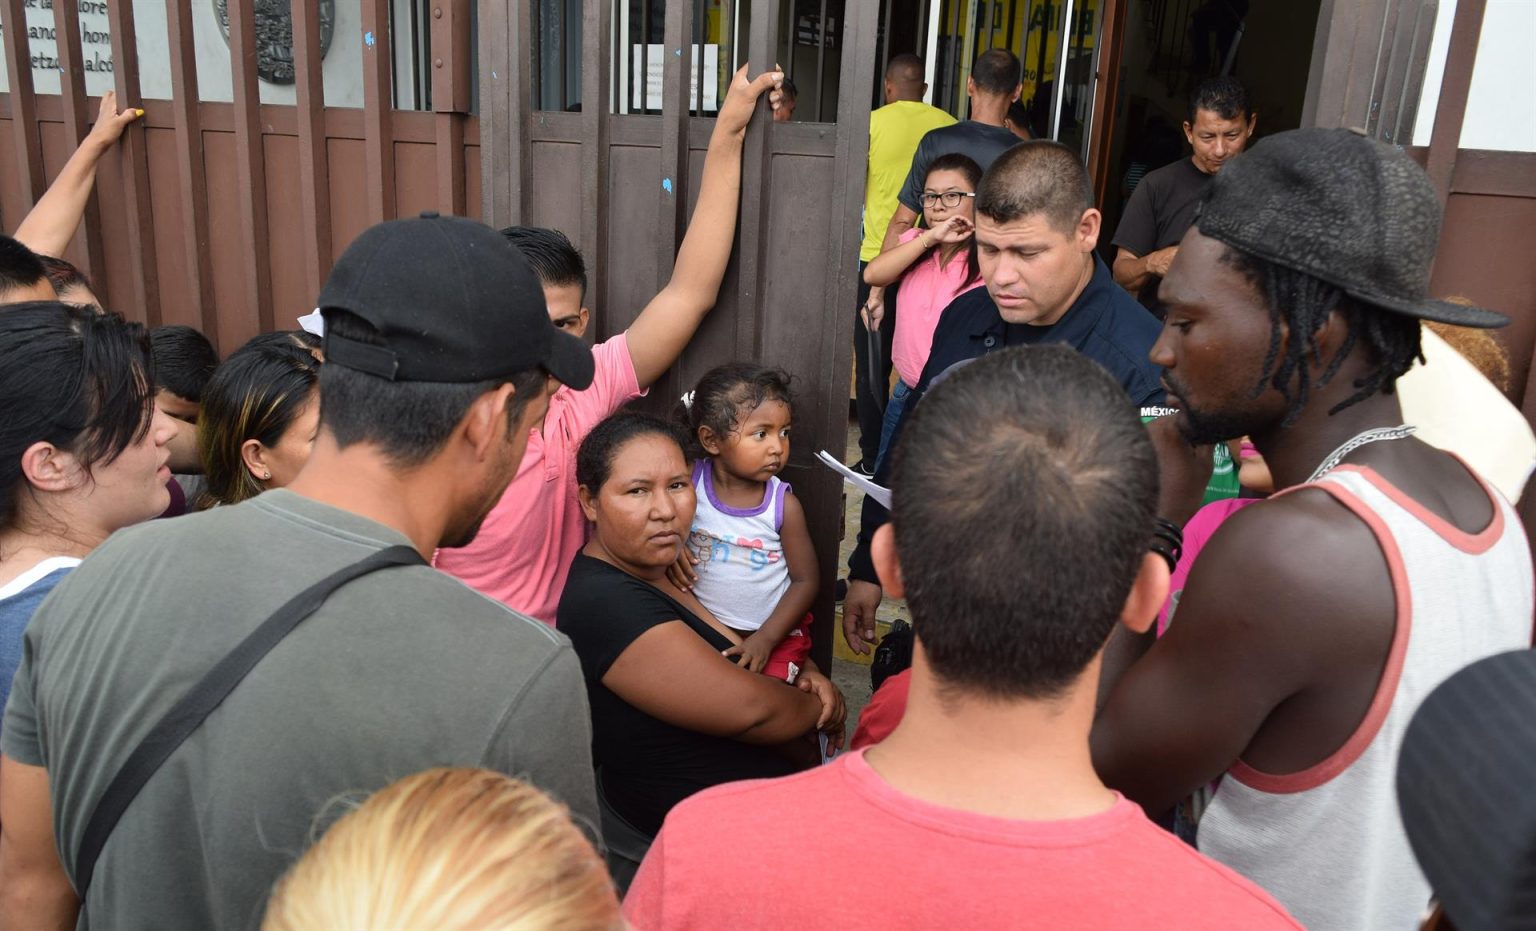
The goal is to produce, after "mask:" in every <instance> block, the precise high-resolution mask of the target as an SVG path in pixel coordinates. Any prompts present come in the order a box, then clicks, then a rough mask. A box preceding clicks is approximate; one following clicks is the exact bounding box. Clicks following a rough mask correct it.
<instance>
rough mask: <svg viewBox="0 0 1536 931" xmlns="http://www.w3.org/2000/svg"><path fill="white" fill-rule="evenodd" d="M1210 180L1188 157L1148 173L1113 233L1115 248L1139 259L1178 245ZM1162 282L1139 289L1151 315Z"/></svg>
mask: <svg viewBox="0 0 1536 931" xmlns="http://www.w3.org/2000/svg"><path fill="white" fill-rule="evenodd" d="M1212 177H1213V176H1212V175H1208V174H1206V173H1205V172H1203V171H1201V170H1200V169H1198V168H1196V167H1195V163H1194V161H1193V160H1192V159H1189V158H1181V159H1179V160H1178V161H1176V162H1174V163H1173V164H1172V165H1164V166H1163V167H1162V168H1159V169H1157V170H1156V171H1151V172H1148V173H1147V175H1146V176H1145V177H1144V178H1142V179H1141V183H1140V184H1137V185H1136V190H1134V191H1132V192H1131V199H1130V201H1128V202H1127V203H1126V205H1125V213H1124V215H1122V216H1121V217H1120V226H1119V227H1118V228H1116V230H1115V239H1114V244H1115V246H1117V247H1119V248H1121V249H1125V250H1126V251H1128V252H1130V253H1132V254H1133V255H1135V256H1137V257H1141V256H1144V255H1148V254H1150V253H1153V252H1156V251H1157V250H1159V249H1166V248H1168V247H1169V246H1176V245H1178V243H1179V240H1181V239H1183V238H1184V234H1185V233H1187V232H1189V228H1190V226H1191V225H1193V224H1194V222H1195V205H1196V204H1198V203H1199V202H1200V195H1201V193H1203V192H1204V191H1205V186H1206V185H1207V184H1210V183H1211V178H1212ZM1161 282H1162V279H1161V278H1154V279H1152V281H1151V282H1150V283H1148V284H1147V285H1146V287H1144V288H1142V289H1141V303H1142V306H1144V307H1147V308H1149V309H1154V312H1155V308H1156V306H1157V286H1158V285H1159V284H1160V283H1161ZM1159 316H1161V314H1159Z"/></svg>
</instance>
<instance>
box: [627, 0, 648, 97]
mask: <svg viewBox="0 0 1536 931" xmlns="http://www.w3.org/2000/svg"><path fill="white" fill-rule="evenodd" d="M631 57H633V56H631ZM629 88H630V90H629V92H630V94H631V95H633V94H634V92H635V90H634V88H635V82H634V81H630V82H629ZM650 109H651V0H641V3H640V112H641V113H645V112H647V111H649V110H650Z"/></svg>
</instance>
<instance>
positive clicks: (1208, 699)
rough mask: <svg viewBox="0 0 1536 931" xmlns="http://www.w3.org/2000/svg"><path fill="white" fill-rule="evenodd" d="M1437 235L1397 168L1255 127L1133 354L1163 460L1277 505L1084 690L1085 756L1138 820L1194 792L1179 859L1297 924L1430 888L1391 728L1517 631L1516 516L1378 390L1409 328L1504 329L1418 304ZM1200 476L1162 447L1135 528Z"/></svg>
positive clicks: (1387, 381)
mask: <svg viewBox="0 0 1536 931" xmlns="http://www.w3.org/2000/svg"><path fill="white" fill-rule="evenodd" d="M1439 226H1440V206H1439V203H1438V201H1437V199H1436V197H1435V194H1434V191H1433V189H1432V187H1431V186H1430V184H1429V180H1428V178H1427V177H1426V176H1425V175H1424V172H1423V171H1422V170H1421V169H1420V168H1419V167H1418V166H1417V165H1415V164H1414V163H1413V162H1412V161H1411V160H1410V159H1409V158H1408V157H1407V156H1406V155H1405V154H1403V152H1402V151H1401V150H1398V149H1395V148H1393V147H1391V146H1387V145H1384V144H1381V143H1379V142H1375V141H1373V140H1370V139H1366V138H1364V137H1362V136H1360V135H1358V134H1356V133H1353V132H1350V131H1348V130H1322V129H1308V130H1296V131H1293V132H1287V133H1281V134H1278V135H1276V136H1273V137H1271V138H1269V139H1266V140H1265V141H1263V142H1261V143H1259V144H1258V145H1257V146H1255V147H1254V148H1253V149H1252V150H1251V151H1249V152H1248V153H1247V154H1245V155H1244V156H1243V157H1242V158H1240V159H1237V160H1235V161H1233V162H1232V163H1231V164H1230V165H1228V166H1226V167H1225V168H1223V169H1222V171H1221V173H1220V174H1218V175H1217V176H1216V177H1215V178H1214V179H1213V180H1212V181H1211V183H1210V189H1209V193H1208V195H1207V197H1206V199H1205V201H1204V202H1203V203H1202V205H1201V207H1200V209H1199V212H1198V214H1197V217H1196V220H1195V226H1194V228H1193V229H1191V230H1190V232H1189V233H1188V234H1187V235H1186V236H1185V237H1184V239H1183V241H1182V243H1181V244H1180V247H1179V253H1178V256H1177V257H1176V258H1175V260H1174V262H1173V265H1172V267H1171V268H1170V270H1169V273H1168V276H1167V277H1166V278H1165V279H1164V281H1163V284H1162V288H1161V291H1160V297H1161V299H1162V300H1163V301H1164V302H1165V304H1166V306H1167V309H1168V317H1167V320H1166V322H1165V326H1164V329H1163V333H1162V335H1161V337H1160V338H1159V339H1158V342H1157V344H1156V345H1155V346H1154V347H1153V350H1152V354H1151V355H1152V360H1153V361H1154V362H1156V363H1157V364H1159V365H1161V366H1163V368H1164V383H1165V385H1166V387H1167V389H1168V399H1169V402H1170V403H1172V404H1174V405H1175V406H1177V407H1178V408H1179V409H1180V410H1179V413H1177V414H1176V415H1174V416H1173V417H1172V418H1169V419H1168V420H1167V421H1160V422H1156V423H1154V424H1153V425H1152V427H1151V428H1152V429H1153V430H1154V431H1155V432H1156V433H1157V434H1158V435H1159V436H1160V437H1161V438H1162V439H1163V440H1165V441H1168V440H1170V438H1171V439H1172V442H1165V448H1166V449H1169V450H1172V451H1174V452H1177V445H1178V437H1177V436H1175V435H1173V434H1172V433H1171V429H1172V428H1176V431H1177V433H1179V434H1182V435H1183V438H1184V439H1185V440H1186V441H1187V442H1188V443H1214V442H1219V441H1223V440H1229V439H1233V438H1237V437H1242V436H1248V437H1250V438H1251V439H1252V441H1253V444H1254V446H1256V447H1257V448H1258V451H1259V452H1260V453H1261V454H1262V455H1263V457H1264V459H1265V461H1266V462H1267V463H1268V464H1269V467H1270V470H1271V472H1272V473H1273V475H1274V478H1275V485H1276V487H1278V488H1281V489H1285V490H1283V491H1281V492H1280V493H1278V494H1276V495H1275V496H1274V497H1272V498H1270V499H1269V500H1268V501H1264V502H1261V503H1259V504H1255V505H1253V506H1251V507H1249V508H1246V509H1244V510H1242V511H1240V512H1238V513H1236V514H1234V515H1233V516H1231V517H1230V518H1228V519H1227V520H1226V522H1224V523H1223V524H1222V525H1221V526H1220V528H1219V529H1218V530H1217V531H1216V533H1215V535H1214V536H1213V537H1212V538H1211V539H1210V540H1209V542H1208V543H1207V544H1206V545H1205V547H1204V549H1203V550H1202V551H1201V555H1200V559H1199V562H1198V564H1196V565H1195V566H1194V567H1193V571H1192V572H1191V574H1190V576H1189V580H1188V582H1187V584H1186V587H1185V588H1184V590H1183V593H1182V595H1181V597H1180V599H1179V602H1178V609H1177V611H1176V613H1175V614H1174V616H1173V618H1172V621H1171V624H1170V627H1169V629H1168V632H1167V634H1166V635H1165V636H1164V637H1163V638H1162V639H1161V640H1159V641H1157V642H1156V643H1155V644H1154V645H1152V646H1151V648H1150V650H1149V651H1148V652H1147V653H1146V655H1145V656H1144V657H1142V658H1141V659H1140V660H1139V661H1137V662H1135V663H1134V665H1132V666H1131V667H1130V668H1129V670H1128V671H1126V672H1125V673H1124V675H1123V676H1122V677H1121V678H1120V679H1119V680H1118V683H1117V684H1116V685H1115V686H1114V687H1113V690H1112V691H1111V692H1110V693H1109V695H1108V698H1107V702H1106V704H1105V706H1104V708H1103V710H1102V712H1101V714H1100V717H1099V719H1098V721H1097V723H1096V726H1095V731H1094V759H1095V763H1096V765H1097V766H1098V767H1099V770H1100V773H1101V775H1102V776H1103V777H1104V780H1105V782H1106V783H1107V784H1108V785H1110V786H1111V787H1114V788H1118V789H1120V790H1121V791H1123V792H1124V793H1125V794H1126V795H1127V796H1129V797H1131V798H1132V799H1134V800H1136V801H1138V802H1140V803H1141V804H1142V805H1144V806H1146V807H1147V808H1148V809H1149V810H1151V811H1153V812H1156V813H1162V812H1166V811H1168V810H1169V809H1170V808H1173V807H1174V806H1175V805H1178V804H1179V803H1180V801H1181V800H1183V799H1185V798H1186V797H1187V796H1189V795H1190V794H1191V793H1193V792H1196V791H1197V790H1200V789H1201V787H1203V786H1206V785H1207V784H1209V783H1210V782H1211V781H1212V780H1213V779H1216V778H1218V777H1219V778H1220V779H1221V783H1220V786H1219V788H1218V789H1217V790H1216V793H1215V795H1214V798H1212V799H1211V800H1210V803H1209V806H1208V807H1206V808H1205V809H1204V814H1203V817H1202V818H1201V819H1200V821H1199V824H1198V844H1199V848H1200V850H1201V852H1203V853H1206V854H1209V855H1211V856H1213V857H1215V858H1216V859H1217V860H1220V861H1222V862H1224V863H1226V864H1227V865H1228V866H1231V867H1233V868H1234V869H1236V870H1237V871H1238V872H1240V873H1243V874H1244V875H1246V876H1247V877H1248V878H1250V879H1252V880H1254V881H1255V882H1257V883H1258V884H1259V885H1260V886H1262V887H1264V888H1265V889H1266V890H1267V891H1268V892H1270V893H1271V894H1273V895H1274V896H1275V897H1276V898H1277V899H1279V900H1280V902H1281V904H1283V905H1284V906H1285V907H1286V908H1287V909H1288V910H1290V911H1291V913H1292V914H1294V915H1295V916H1296V917H1297V918H1298V919H1300V920H1301V922H1302V924H1304V925H1306V926H1307V927H1308V928H1314V929H1328V928H1341V929H1342V928H1351V929H1355V928H1403V927H1412V926H1413V924H1414V922H1415V920H1416V919H1417V918H1418V916H1419V915H1420V914H1421V913H1422V911H1423V909H1424V906H1425V903H1426V902H1427V900H1428V898H1429V886H1428V883H1427V882H1426V881H1425V880H1424V876H1423V874H1422V873H1421V872H1420V871H1419V868H1418V865H1417V864H1416V863H1415V861H1414V858H1413V854H1412V851H1411V850H1410V849H1409V846H1408V842H1407V838H1406V837H1405V836H1404V833H1403V827H1402V822H1401V819H1400V818H1399V816H1398V812H1397V807H1396V801H1395V798H1394V792H1393V778H1394V771H1395V766H1396V761H1397V755H1398V749H1399V746H1400V743H1401V737H1402V733H1403V730H1404V728H1405V727H1406V725H1407V722H1408V719H1409V717H1411V715H1412V714H1413V712H1414V710H1415V709H1416V708H1417V706H1418V704H1419V702H1420V701H1422V700H1423V698H1424V696H1425V695H1426V694H1427V693H1428V692H1429V691H1430V690H1431V689H1433V688H1434V687H1435V686H1436V685H1437V684H1438V683H1439V682H1441V681H1443V680H1444V679H1445V678H1446V677H1447V676H1449V675H1450V674H1451V673H1452V672H1454V671H1455V670H1456V669H1458V668H1461V667H1462V666H1465V665H1466V664H1468V663H1470V662H1473V661H1474V660H1477V659H1479V658H1480V657H1483V656H1487V655H1489V654H1492V653H1495V652H1499V651H1502V650H1508V649H1514V648H1517V647H1519V646H1522V645H1524V644H1526V643H1527V642H1528V640H1529V637H1530V632H1531V611H1532V576H1531V560H1530V551H1529V548H1528V545H1527V543H1526V540H1525V535H1524V534H1523V533H1522V532H1521V529H1520V522H1519V520H1518V518H1517V517H1516V515H1515V513H1514V510H1513V509H1512V508H1511V507H1510V505H1509V503H1508V502H1507V501H1506V500H1504V498H1503V497H1502V496H1500V495H1499V494H1498V493H1497V492H1496V491H1494V490H1493V489H1492V488H1491V487H1490V486H1488V485H1487V484H1486V483H1485V482H1483V481H1482V480H1481V479H1480V478H1479V477H1478V476H1477V475H1475V474H1474V473H1473V472H1472V471H1471V470H1470V469H1469V468H1468V467H1467V466H1465V465H1464V464H1463V463H1462V462H1460V461H1459V460H1457V459H1456V458H1454V457H1452V456H1450V455H1448V454H1446V453H1444V452H1441V451H1439V450H1436V449H1434V448H1433V447H1431V446H1429V445H1427V444H1426V443H1424V442H1422V441H1420V440H1419V439H1417V438H1415V437H1413V435H1412V434H1413V425H1412V424H1405V423H1403V417H1402V411H1401V409H1400V406H1399V402H1398V399H1397V396H1396V394H1395V393H1394V391H1393V387H1394V384H1395V383H1396V381H1397V379H1398V378H1399V377H1400V376H1402V374H1403V373H1404V372H1406V371H1407V370H1408V367H1409V366H1410V365H1412V364H1413V361H1414V360H1415V358H1417V357H1418V356H1419V352H1420V350H1419V346H1420V342H1419V341H1420V321H1421V320H1444V321H1448V322H1452V323H1457V324H1461V325H1464V326H1498V325H1501V324H1502V323H1504V322H1505V319H1504V317H1503V316H1502V315H1500V314H1496V313H1493V312H1491V311H1486V310H1482V309H1478V308H1472V307H1466V306H1462V305H1458V304H1448V303H1445V302H1441V301H1435V300H1431V299H1429V297H1428V295H1427V288H1428V282H1429V268H1430V263H1431V261H1432V259H1433V257H1434V254H1435V248H1436V244H1437V240H1438V236H1439ZM1185 448H1186V449H1187V446H1186V447H1185ZM1201 461H1206V462H1208V461H1209V460H1208V459H1204V458H1202V457H1200V456H1188V455H1184V456H1182V457H1179V456H1177V455H1170V456H1168V457H1166V459H1165V462H1164V488H1163V492H1162V496H1161V499H1160V510H1161V514H1162V517H1163V518H1165V519H1168V520H1170V521H1172V523H1170V524H1166V525H1165V526H1164V529H1162V530H1160V531H1159V532H1160V534H1169V535H1170V536H1171V535H1173V529H1174V527H1175V525H1176V524H1177V523H1179V522H1182V521H1183V520H1185V519H1187V518H1188V517H1189V516H1190V514H1191V513H1192V512H1193V510H1194V507H1195V505H1196V504H1198V500H1199V497H1198V489H1199V488H1201V487H1203V485H1204V481H1203V480H1201V479H1200V478H1199V477H1195V478H1194V479H1193V480H1185V481H1181V480H1180V479H1181V476H1180V474H1179V473H1178V471H1177V469H1174V468H1172V465H1173V464H1174V463H1176V462H1188V463H1196V462H1201ZM1186 486H1188V487H1189V488H1190V489H1191V491H1192V492H1193V494H1192V495H1185V494H1183V493H1182V491H1181V490H1182V489H1183V488H1185V487H1186ZM1171 552H1172V553H1173V555H1175V556H1176V555H1177V548H1171ZM1181 811H1182V812H1183V813H1185V814H1190V813H1191V812H1192V811H1193V809H1192V808H1191V809H1187V810H1186V809H1181Z"/></svg>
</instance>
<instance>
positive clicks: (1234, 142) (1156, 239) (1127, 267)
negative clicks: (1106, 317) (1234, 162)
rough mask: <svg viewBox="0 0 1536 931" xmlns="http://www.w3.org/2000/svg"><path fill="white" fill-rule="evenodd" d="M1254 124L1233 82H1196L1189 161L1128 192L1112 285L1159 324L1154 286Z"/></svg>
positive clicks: (1187, 134) (1188, 125) (1188, 129)
mask: <svg viewBox="0 0 1536 931" xmlns="http://www.w3.org/2000/svg"><path fill="white" fill-rule="evenodd" d="M1257 122H1258V115H1257V114H1255V113H1252V112H1251V111H1250V110H1249V108H1248V92H1247V91H1245V90H1244V89H1243V85H1242V84H1241V83H1240V82H1239V81H1238V80H1237V78H1234V77H1215V78H1209V79H1207V80H1205V81H1203V82H1201V84H1200V86H1199V87H1197V88H1195V92H1194V94H1192V95H1191V96H1190V98H1189V112H1188V115H1187V119H1185V121H1184V138H1186V139H1188V140H1189V145H1190V148H1191V149H1192V152H1191V154H1190V156H1189V158H1181V159H1179V160H1178V161H1176V162H1174V163H1173V164H1172V165H1165V166H1163V167H1162V168H1159V169H1157V170H1156V171H1152V172H1149V173H1148V174H1147V176H1146V177H1144V178H1142V179H1141V182H1140V183H1139V184H1137V185H1136V190H1135V191H1133V192H1132V193H1131V199H1130V200H1129V201H1128V202H1127V203H1126V205H1125V213H1124V214H1123V215H1122V216H1121V217H1120V225H1119V227H1117V228H1116V229H1115V240H1114V245H1115V266H1114V269H1113V271H1114V275H1115V282H1116V283H1118V284H1119V285H1120V286H1121V287H1123V288H1125V289H1126V290H1127V291H1129V292H1131V293H1132V294H1135V295H1136V296H1137V298H1138V299H1139V300H1140V301H1141V304H1142V306H1143V307H1145V308H1147V309H1148V310H1150V311H1152V312H1153V313H1154V314H1156V315H1157V317H1158V319H1162V316H1163V314H1162V306H1161V305H1160V304H1159V303H1158V301H1157V286H1158V284H1159V283H1161V282H1162V280H1163V276H1164V275H1166V274H1168V266H1170V265H1172V264H1173V257H1174V256H1175V255H1177V254H1178V251H1179V240H1181V239H1183V238H1184V234H1185V233H1187V232H1189V227H1190V226H1191V225H1192V224H1193V223H1194V221H1195V205H1196V204H1198V203H1199V202H1200V195H1201V194H1203V193H1205V188H1206V185H1207V184H1209V183H1210V180H1211V179H1212V178H1213V177H1215V176H1216V172H1218V171H1220V170H1221V166H1222V165H1225V164H1226V163H1227V161H1228V160H1229V159H1232V158H1235V157H1236V156H1238V155H1241V154H1242V152H1243V149H1245V148H1247V147H1248V142H1249V140H1250V139H1252V138H1253V129H1254V126H1255V125H1256V123H1257Z"/></svg>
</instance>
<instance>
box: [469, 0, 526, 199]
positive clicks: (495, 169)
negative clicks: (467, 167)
mask: <svg viewBox="0 0 1536 931" xmlns="http://www.w3.org/2000/svg"><path fill="white" fill-rule="evenodd" d="M528 2H529V0H503V2H492V3H481V4H480V6H479V12H480V30H479V32H480V42H479V49H478V51H479V65H480V218H481V219H482V220H484V221H485V222H486V223H489V224H490V225H492V226H503V225H505V224H506V223H507V222H509V217H510V216H511V214H512V212H513V210H514V209H515V208H514V207H513V206H512V199H513V194H512V177H511V175H512V171H513V170H514V168H515V169H516V170H518V171H521V169H522V162H521V160H520V159H517V160H516V161H515V164H514V159H515V156H514V154H513V148H514V146H515V145H516V142H515V140H516V134H514V133H513V132H512V118H513V117H512V114H513V112H514V111H515V110H516V107H517V102H516V100H515V98H514V95H515V94H517V93H519V92H521V90H522V88H523V87H524V86H525V85H523V84H522V83H521V82H519V81H516V80H514V76H513V72H514V68H513V66H512V60H513V57H514V56H515V55H517V54H518V53H517V46H516V45H514V44H513V42H512V39H513V35H512V25H511V24H512V22H513V21H514V20H516V19H517V18H518V17H519V16H521V15H522V14H523V13H525V12H526V11H527V7H528ZM526 35H527V32H526V31H524V32H522V33H520V34H518V35H517V36H516V38H517V39H518V40H519V41H522V40H523V39H524V38H525V37H526Z"/></svg>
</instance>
